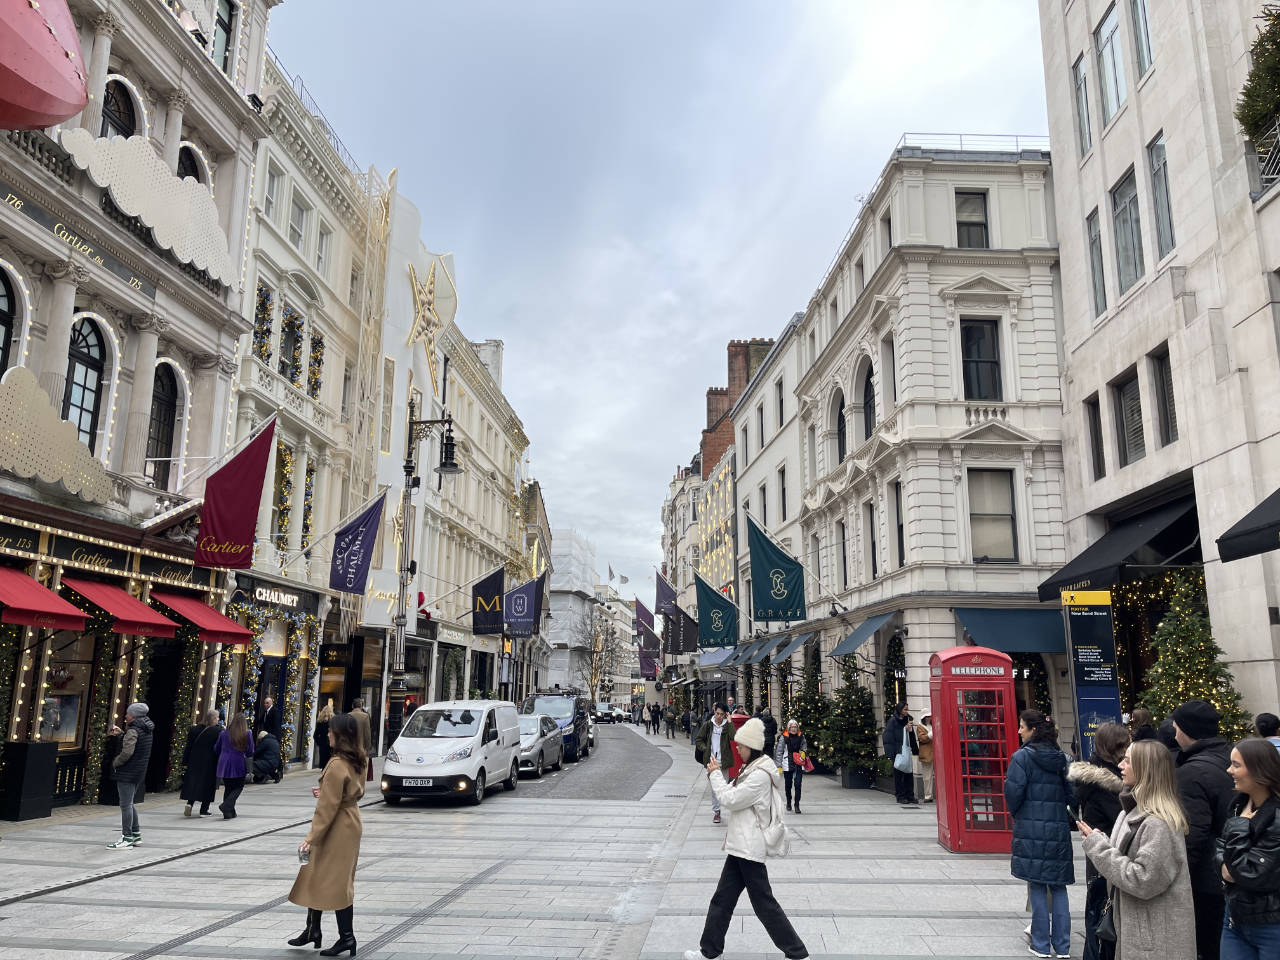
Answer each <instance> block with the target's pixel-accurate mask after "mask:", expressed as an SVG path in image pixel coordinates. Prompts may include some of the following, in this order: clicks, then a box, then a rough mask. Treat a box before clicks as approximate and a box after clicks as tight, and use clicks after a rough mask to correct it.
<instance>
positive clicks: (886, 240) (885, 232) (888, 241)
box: [880, 209, 893, 260]
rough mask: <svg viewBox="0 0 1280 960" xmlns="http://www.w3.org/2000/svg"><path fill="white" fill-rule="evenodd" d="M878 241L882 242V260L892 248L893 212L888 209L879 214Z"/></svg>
mask: <svg viewBox="0 0 1280 960" xmlns="http://www.w3.org/2000/svg"><path fill="white" fill-rule="evenodd" d="M880 242H881V243H883V244H884V254H883V256H881V258H880V259H882V260H883V259H884V258H885V257H887V256H888V255H889V251H890V250H892V249H893V214H892V213H891V212H890V211H889V210H888V209H886V210H885V212H884V213H883V214H881V216H880Z"/></svg>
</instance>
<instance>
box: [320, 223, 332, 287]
mask: <svg viewBox="0 0 1280 960" xmlns="http://www.w3.org/2000/svg"><path fill="white" fill-rule="evenodd" d="M332 245H333V231H332V230H329V229H328V228H327V227H325V226H323V225H321V227H320V232H319V233H317V234H316V273H318V274H320V276H321V277H324V278H326V279H327V278H328V276H329V248H330V247H331V246H332Z"/></svg>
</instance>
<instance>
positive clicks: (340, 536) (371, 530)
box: [329, 493, 387, 593]
mask: <svg viewBox="0 0 1280 960" xmlns="http://www.w3.org/2000/svg"><path fill="white" fill-rule="evenodd" d="M386 500H387V495H386V494H385V493H384V494H383V495H382V496H380V497H379V498H378V499H377V500H375V501H374V502H373V503H372V504H371V505H370V506H369V509H367V510H365V511H364V512H363V513H362V514H360V516H358V517H356V518H355V519H354V520H352V521H351V522H350V523H348V524H347V525H346V526H345V527H343V528H342V529H341V530H339V531H338V532H337V533H335V534H334V535H333V559H332V560H330V561H329V589H330V590H340V591H341V592H343V593H364V587H365V582H366V581H367V580H368V579H369V564H370V563H371V562H372V561H373V542H374V541H375V540H377V539H378V525H379V524H380V523H382V507H383V505H384V504H385V503H386Z"/></svg>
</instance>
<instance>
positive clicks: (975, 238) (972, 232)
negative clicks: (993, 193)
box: [956, 190, 991, 250]
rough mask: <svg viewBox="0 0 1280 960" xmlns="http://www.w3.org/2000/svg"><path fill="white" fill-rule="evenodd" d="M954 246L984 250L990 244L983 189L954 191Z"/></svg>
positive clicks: (985, 196)
mask: <svg viewBox="0 0 1280 960" xmlns="http://www.w3.org/2000/svg"><path fill="white" fill-rule="evenodd" d="M956 246H958V247H960V248H962V249H969V250H985V249H986V248H987V247H989V246H991V238H990V237H989V236H988V233H987V195H986V193H985V192H984V191H976V190H974V191H967V192H961V191H959V190H957V191H956Z"/></svg>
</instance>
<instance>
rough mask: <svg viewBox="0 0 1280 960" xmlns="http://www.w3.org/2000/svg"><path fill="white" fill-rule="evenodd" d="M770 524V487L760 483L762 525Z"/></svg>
mask: <svg viewBox="0 0 1280 960" xmlns="http://www.w3.org/2000/svg"><path fill="white" fill-rule="evenodd" d="M768 525H769V488H768V487H766V486H765V485H764V484H763V483H762V484H760V526H762V527H767V526H768Z"/></svg>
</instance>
